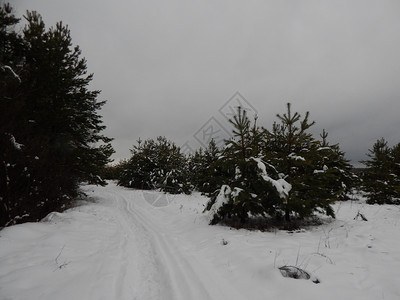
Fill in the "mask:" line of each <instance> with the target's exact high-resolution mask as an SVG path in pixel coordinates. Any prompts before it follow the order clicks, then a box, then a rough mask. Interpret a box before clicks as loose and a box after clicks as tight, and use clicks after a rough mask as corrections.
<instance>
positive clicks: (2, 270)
mask: <svg viewBox="0 0 400 300" xmlns="http://www.w3.org/2000/svg"><path fill="white" fill-rule="evenodd" d="M83 189H84V191H85V192H86V193H87V194H88V195H89V199H91V200H90V201H88V202H85V203H83V204H82V205H80V206H78V207H76V208H73V209H71V210H69V211H67V212H65V213H52V214H50V215H49V216H48V217H47V218H46V220H44V221H43V222H40V223H27V224H22V225H17V226H12V227H9V228H6V229H4V230H2V231H0V299H1V300H26V299H29V300H54V299H57V300H70V299H75V300H78V299H82V300H92V299H93V300H134V299H135V300H193V299H194V300H196V299H198V300H207V299H218V300H224V299H229V300H235V299H243V300H244V299H252V300H265V299H283V300H284V299H290V300H292V299H325V300H329V299H331V300H337V299H363V300H376V299H396V300H397V299H400V286H399V285H398V278H400V230H399V226H400V209H399V207H397V206H389V205H384V206H377V205H373V206H370V205H365V203H364V202H362V201H361V202H345V203H338V204H336V205H335V211H336V213H337V220H335V221H333V222H327V223H326V224H324V225H321V226H318V227H314V228H310V229H308V230H302V231H300V232H297V233H291V232H286V231H276V232H259V231H247V230H231V229H230V228H227V227H223V226H209V225H208V219H207V216H206V215H205V214H203V213H202V211H203V209H204V205H205V203H206V202H207V199H206V198H205V197H202V196H201V195H199V194H194V195H191V196H187V195H165V194H163V193H158V192H150V191H147V192H145V191H137V190H130V189H125V188H121V187H118V186H116V185H115V184H112V183H110V184H109V185H108V186H106V187H96V186H84V187H83ZM357 212H361V213H363V215H364V216H366V217H367V218H368V222H364V221H361V220H354V216H356V214H357ZM283 265H295V266H297V267H300V268H303V269H305V270H307V271H308V272H310V273H311V274H313V275H314V276H316V277H317V278H318V279H319V280H320V281H321V283H320V284H314V283H312V282H311V281H310V280H294V279H288V278H284V277H282V276H281V274H280V272H279V270H278V267H280V266H283Z"/></svg>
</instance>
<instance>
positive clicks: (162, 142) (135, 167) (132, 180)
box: [118, 136, 191, 194]
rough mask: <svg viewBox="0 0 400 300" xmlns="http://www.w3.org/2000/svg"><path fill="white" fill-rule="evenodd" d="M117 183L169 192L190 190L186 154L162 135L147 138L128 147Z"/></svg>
mask: <svg viewBox="0 0 400 300" xmlns="http://www.w3.org/2000/svg"><path fill="white" fill-rule="evenodd" d="M131 153H132V156H131V158H130V159H129V160H128V161H127V162H126V163H125V164H124V166H123V170H122V172H121V173H120V176H119V181H118V184H119V185H122V186H125V187H132V188H138V189H146V190H151V189H161V190H162V191H165V192H169V193H174V194H175V193H190V191H191V186H190V183H189V182H188V175H187V173H188V170H187V164H186V158H185V156H184V155H183V154H182V153H181V152H180V149H179V147H177V146H176V145H175V143H173V142H171V141H169V140H167V139H166V138H165V137H161V136H160V137H158V138H157V140H153V139H148V140H145V141H144V142H142V141H141V140H140V139H139V140H138V144H137V145H136V146H134V147H133V149H132V150H131Z"/></svg>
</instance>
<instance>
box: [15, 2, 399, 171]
mask: <svg viewBox="0 0 400 300" xmlns="http://www.w3.org/2000/svg"><path fill="white" fill-rule="evenodd" d="M11 3H12V5H13V6H14V8H15V10H16V14H17V15H19V16H21V15H22V14H24V12H25V11H26V10H27V9H28V10H36V11H38V12H39V13H40V14H41V15H42V16H43V19H44V21H45V23H46V25H48V26H51V25H54V24H55V23H56V22H57V21H59V20H62V21H63V22H64V23H65V24H68V25H69V28H70V29H71V35H72V39H73V42H74V43H75V44H78V45H79V46H80V47H81V49H82V50H83V56H84V57H86V59H87V60H88V69H89V72H91V73H94V75H95V77H94V80H93V83H92V85H91V88H92V89H100V90H102V93H101V96H100V100H107V101H108V102H107V104H106V105H105V107H104V108H103V110H102V112H101V113H102V115H103V116H104V122H105V125H106V126H107V130H106V135H108V136H110V137H113V138H115V140H114V142H113V145H114V148H115V150H116V154H115V155H114V158H115V159H116V160H118V159H122V158H128V157H129V149H130V148H132V145H133V144H134V143H135V142H136V140H137V139H138V138H139V137H140V138H142V139H145V138H155V137H157V136H159V135H164V136H166V137H168V138H169V139H171V140H173V141H175V142H176V143H177V144H178V145H185V147H186V146H188V147H189V148H193V149H195V148H197V147H199V146H200V145H201V143H202V142H205V141H206V139H207V138H208V137H210V134H215V135H218V134H220V133H222V132H224V129H226V130H229V129H230V128H229V125H228V123H227V121H226V119H225V118H224V115H225V116H226V115H227V112H228V111H229V109H230V108H232V107H234V106H235V105H237V103H239V102H241V103H242V104H243V105H244V106H247V107H248V108H249V109H250V110H251V111H252V112H253V111H256V112H257V114H258V116H259V123H260V124H261V125H263V126H265V127H267V128H271V125H272V123H273V122H274V121H275V120H276V114H277V113H283V112H284V111H285V104H286V103H287V102H291V103H292V106H293V110H295V111H298V112H299V113H301V114H303V115H304V112H306V111H310V115H311V119H312V120H315V121H316V125H315V126H314V129H313V132H314V133H315V134H319V133H320V132H321V131H322V129H326V130H327V131H328V132H329V140H330V141H331V143H340V145H341V148H342V150H343V151H345V152H346V157H347V158H348V159H351V161H352V163H353V164H358V161H359V160H361V159H365V153H366V152H367V151H368V149H369V148H371V147H372V145H373V143H374V142H375V141H376V140H377V139H379V138H380V137H385V138H386V139H387V140H388V141H389V145H394V144H395V143H398V142H400V130H399V129H400V118H399V116H398V115H399V113H400V1H398V0H394V1H385V0H380V1H377V0H376V1H368V0H360V1H351V0H344V1H340V0H335V1H322V0H318V1H284V0H279V1H278V0H276V1H268V0H260V1H255V0H246V1H245V0H212V1H211V0H201V1H200V0H199V1H189V0H186V1H184V0H163V1H161V0H160V1H155V0H143V1H134V0H119V1H105V0H69V1H65V0H14V1H11ZM237 92H239V94H238V93H237ZM229 100H230V101H229Z"/></svg>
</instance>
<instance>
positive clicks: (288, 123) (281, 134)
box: [265, 103, 342, 222]
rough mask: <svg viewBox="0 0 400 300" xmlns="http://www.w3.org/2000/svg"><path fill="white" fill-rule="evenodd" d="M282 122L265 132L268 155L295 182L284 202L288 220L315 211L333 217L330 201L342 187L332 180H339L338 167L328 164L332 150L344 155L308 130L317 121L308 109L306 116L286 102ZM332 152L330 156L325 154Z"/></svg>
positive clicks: (284, 210)
mask: <svg viewBox="0 0 400 300" xmlns="http://www.w3.org/2000/svg"><path fill="white" fill-rule="evenodd" d="M277 117H278V119H279V120H280V123H274V124H273V127H272V130H271V131H266V134H267V140H266V148H265V149H266V153H265V154H266V156H268V161H270V162H271V163H272V164H273V165H274V166H275V167H276V168H277V170H278V172H279V173H282V174H284V178H285V179H286V180H287V181H288V182H289V183H290V184H291V185H292V189H291V191H290V193H289V194H288V195H287V198H286V199H285V200H284V201H283V202H282V203H281V209H282V211H283V212H284V218H285V220H286V222H290V221H291V217H292V216H294V217H300V218H305V217H309V216H311V215H313V213H315V212H321V213H325V214H327V215H329V216H332V217H333V216H334V212H333V209H332V207H331V203H332V202H333V201H334V200H335V199H337V197H338V193H340V191H341V190H338V189H337V185H335V186H333V182H339V181H340V180H339V179H338V178H337V176H338V173H337V172H336V169H332V170H331V169H330V168H329V167H328V165H330V164H332V163H333V162H332V161H331V159H333V155H332V154H333V153H336V156H338V157H341V155H342V154H341V153H340V152H338V151H339V149H338V147H336V149H335V147H331V146H329V147H328V146H327V145H325V147H321V143H320V142H319V141H317V140H316V139H315V138H314V137H313V136H312V134H311V133H309V132H308V129H309V128H310V127H312V126H313V125H314V124H315V122H314V121H312V122H310V121H309V112H306V114H305V116H304V118H301V115H300V114H299V113H297V112H295V113H294V114H293V113H292V111H291V104H290V103H288V104H287V112H286V113H284V114H283V115H280V114H278V115H277ZM324 151H325V152H329V154H330V155H331V159H329V158H328V156H326V155H325V154H326V153H324Z"/></svg>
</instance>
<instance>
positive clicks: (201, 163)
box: [188, 139, 222, 195]
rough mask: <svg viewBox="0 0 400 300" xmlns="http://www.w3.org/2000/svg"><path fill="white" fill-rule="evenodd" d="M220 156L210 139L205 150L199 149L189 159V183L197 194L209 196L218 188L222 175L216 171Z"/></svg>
mask: <svg viewBox="0 0 400 300" xmlns="http://www.w3.org/2000/svg"><path fill="white" fill-rule="evenodd" d="M220 154H221V153H220V150H219V149H218V147H217V145H216V144H215V141H214V140H213V139H212V140H211V141H210V143H209V145H208V147H207V148H206V149H204V150H203V149H202V148H200V149H199V150H196V152H195V153H194V154H193V155H191V156H190V157H189V159H188V166H189V170H190V173H189V174H190V178H191V183H192V184H193V186H194V188H195V189H196V190H198V191H199V192H201V193H204V194H206V195H211V194H213V193H215V191H216V190H217V189H218V188H219V187H220V183H221V176H222V174H221V173H220V172H219V171H218V169H219V166H218V163H217V161H218V157H219V156H220Z"/></svg>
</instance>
